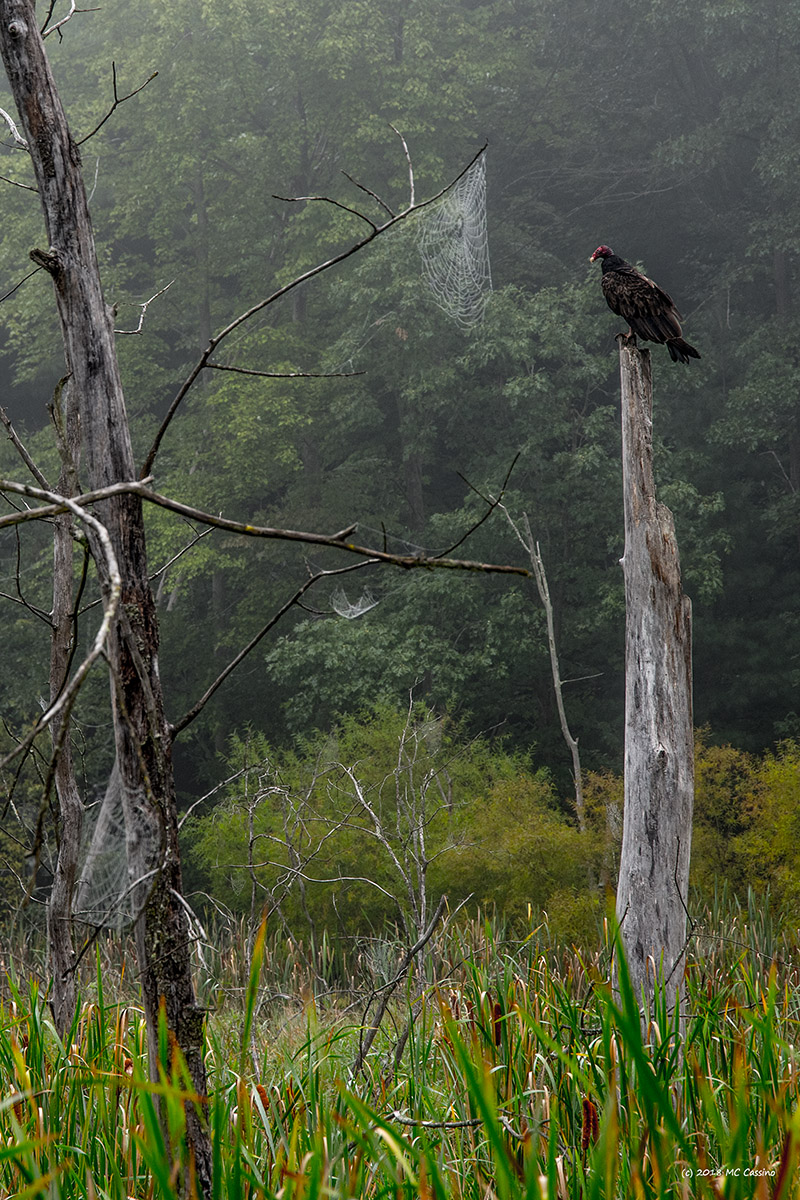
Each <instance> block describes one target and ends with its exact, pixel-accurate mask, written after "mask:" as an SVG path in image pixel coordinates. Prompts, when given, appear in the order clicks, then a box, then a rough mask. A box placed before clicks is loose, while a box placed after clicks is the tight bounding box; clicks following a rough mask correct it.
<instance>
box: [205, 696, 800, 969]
mask: <svg viewBox="0 0 800 1200" xmlns="http://www.w3.org/2000/svg"><path fill="white" fill-rule="evenodd" d="M695 757H696V800H695V821H694V836H693V844H692V875H691V883H692V899H691V907H690V915H691V916H692V918H694V915H695V913H696V912H698V911H700V910H702V909H703V907H704V906H706V905H710V904H712V903H713V899H714V895H715V893H716V890H717V888H718V886H719V882H720V880H721V879H724V880H725V881H726V883H727V886H728V887H729V888H730V891H731V894H733V895H738V896H739V897H745V896H747V894H748V891H751V892H752V894H753V895H756V896H758V898H759V902H760V903H762V904H763V906H764V908H765V911H768V912H771V913H772V914H773V915H775V916H776V917H779V918H780V919H781V920H782V921H787V922H789V923H796V924H800V885H799V884H798V881H799V880H800V836H798V821H800V817H799V816H798V814H800V748H798V745H797V743H794V742H785V743H783V744H782V745H781V746H780V747H779V749H778V750H777V752H774V753H769V754H767V755H765V756H763V757H759V756H755V755H751V754H748V753H746V752H744V751H741V750H737V749H735V748H734V747H732V746H712V745H708V744H707V743H706V742H705V741H704V740H703V738H702V737H701V738H700V739H699V740H698V742H697V746H696V755H695ZM226 773H227V776H228V778H229V782H228V784H227V786H226V787H225V789H224V791H223V793H222V796H221V798H220V799H219V800H218V802H217V803H216V804H215V806H214V807H213V809H212V810H211V811H210V812H209V813H208V814H207V815H205V816H200V817H193V818H192V820H191V822H190V823H189V824H188V825H187V827H186V830H185V845H186V850H187V853H186V867H187V880H188V881H189V884H190V887H191V888H192V890H194V891H195V892H196V894H197V903H198V904H199V905H200V906H201V907H202V906H203V904H204V903H207V898H208V897H209V896H213V897H214V904H215V905H220V904H222V905H224V906H225V907H226V908H227V910H228V911H229V912H232V913H241V914H246V915H247V917H248V919H249V921H250V924H251V926H255V924H256V923H257V921H258V919H259V917H260V914H261V912H262V911H264V910H265V908H266V911H269V912H270V913H271V914H272V915H271V928H275V929H276V930H282V931H283V932H284V934H286V933H290V934H291V935H292V936H293V937H294V938H295V940H296V941H306V942H309V943H310V944H311V945H312V946H318V945H319V943H320V941H321V938H322V936H323V931H325V930H327V931H328V932H329V933H330V934H333V933H335V932H338V934H341V935H342V936H347V937H350V936H353V935H355V934H360V935H366V934H367V933H369V932H370V931H371V930H372V931H375V930H380V929H384V928H387V927H391V926H395V927H397V928H398V929H399V930H400V931H401V932H402V935H403V936H404V937H405V939H406V941H407V942H408V943H409V944H411V943H413V942H414V941H415V940H416V937H417V935H418V934H419V933H421V932H422V931H423V929H424V928H425V925H426V923H427V919H428V918H429V917H430V914H431V912H432V911H433V909H434V907H435V905H436V903H437V902H438V900H439V897H440V896H441V895H446V896H447V898H448V901H449V903H450V906H451V907H453V908H454V907H455V906H456V905H458V904H460V903H461V902H467V903H468V905H469V908H468V911H474V908H475V906H476V905H477V906H478V907H481V908H490V907H491V906H492V905H494V906H496V907H497V909H498V910H499V911H500V912H502V913H503V914H504V916H505V918H506V919H507V920H508V921H509V922H511V923H512V924H514V923H516V924H517V925H520V926H523V925H525V924H526V922H527V921H528V920H529V919H530V914H531V912H534V913H536V912H540V911H544V912H546V913H547V918H548V925H549V928H550V929H551V931H552V932H553V934H554V935H556V936H558V937H561V938H565V939H567V940H570V941H574V942H575V943H576V944H578V945H587V944H591V942H592V941H593V940H594V939H595V937H596V936H597V931H598V927H599V925H600V921H601V917H602V895H603V892H604V891H606V890H607V889H609V888H611V889H613V887H614V885H615V883H616V879H617V874H618V865H619V850H620V840H621V834H622V803H623V785H622V779H621V778H620V777H619V776H617V775H615V774H613V773H611V772H602V773H598V772H588V773H587V776H586V779H585V781H584V802H585V809H586V825H587V829H586V832H585V834H581V833H580V832H579V830H578V828H577V826H576V820H575V812H574V799H573V801H572V803H565V802H564V800H563V799H562V798H560V796H559V791H558V788H557V787H556V786H555V783H554V780H553V778H552V776H551V775H550V774H549V773H548V772H546V771H544V770H542V769H541V768H538V769H537V768H536V767H535V766H534V765H533V764H532V762H531V761H530V758H529V757H526V756H524V755H522V754H520V753H519V752H510V751H508V750H506V749H503V747H502V746H498V744H497V742H496V741H490V740H487V739H481V738H477V739H469V738H466V737H465V735H464V730H463V728H461V729H459V728H458V727H456V726H454V725H453V724H452V723H451V722H448V721H445V720H443V719H441V718H436V717H435V716H434V714H433V713H432V712H431V711H430V710H427V709H425V708H424V707H423V706H421V705H417V706H416V707H415V708H413V709H412V710H411V711H410V712H408V713H405V714H402V713H396V712H393V711H392V710H389V709H380V710H378V711H376V712H373V713H371V714H360V715H359V716H358V717H351V718H348V719H346V720H344V721H343V722H341V723H340V724H338V725H336V726H334V728H333V729H332V730H331V731H330V732H328V733H325V734H319V735H317V736H315V737H313V738H309V739H307V740H305V741H304V742H302V743H301V744H300V745H299V746H297V747H296V748H295V749H294V750H292V751H280V750H277V749H274V748H272V747H270V746H269V744H268V743H266V742H265V741H264V739H263V737H262V736H261V735H258V734H255V733H253V732H250V733H248V734H247V736H245V737H244V738H242V739H236V740H235V742H234V743H233V745H232V747H231V754H230V756H229V758H228V760H227V772H226ZM343 897H344V898H345V900H344V901H343ZM204 898H205V899H204ZM337 900H338V904H337Z"/></svg>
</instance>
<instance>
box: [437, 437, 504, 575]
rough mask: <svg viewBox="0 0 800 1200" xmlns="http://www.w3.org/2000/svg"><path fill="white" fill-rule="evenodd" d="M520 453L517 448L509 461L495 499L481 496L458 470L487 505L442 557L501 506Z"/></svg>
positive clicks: (461, 477) (460, 475)
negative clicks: (509, 463)
mask: <svg viewBox="0 0 800 1200" xmlns="http://www.w3.org/2000/svg"><path fill="white" fill-rule="evenodd" d="M521 453H522V451H521V450H518V451H517V453H516V454H515V455H514V458H513V459H512V462H511V466H510V467H509V468H508V470H507V471H506V477H505V479H504V480H503V486H502V487H501V488H500V494H499V496H498V497H497V499H496V500H495V499H493V498H492V497H491V496H483V495H481V493H480V492H479V491H478V489H477V488H476V487H473V485H472V484H471V483H470V482H469V480H468V479H465V478H464V476H463V475H462V474H461V472H460V471H459V472H458V474H459V478H460V479H463V480H464V483H466V485H467V487H469V488H472V491H473V492H475V495H476V496H480V498H481V500H483V501H484V503H485V504H486V505H487V506H488V507H487V509H486V512H485V513H484V514H483V516H482V517H481V518H480V520H479V521H476V522H475V524H474V525H473V526H472V527H471V528H470V529H468V530H467V532H466V533H465V534H464V535H463V537H460V538H459V539H458V541H457V542H453V545H452V546H449V547H448V548H447V550H443V551H442V557H444V556H445V555H450V554H452V553H453V551H454V550H455V549H456V548H457V547H458V546H460V545H462V543H463V542H465V541H466V540H467V538H468V537H471V536H472V534H473V533H474V532H475V530H476V529H479V528H480V526H481V525H482V524H483V523H484V521H487V520H488V519H489V517H490V516H491V515H492V513H493V512H494V510H495V509H496V508H497V507H498V506H500V507H502V505H501V504H500V502H501V500H502V499H503V496H504V495H505V491H506V488H507V487H508V481H509V479H510V478H511V472H512V471H513V470H514V467H515V466H516V465H517V460H518V459H519V456H520V454H521Z"/></svg>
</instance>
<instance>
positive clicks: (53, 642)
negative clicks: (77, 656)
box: [47, 385, 83, 1038]
mask: <svg viewBox="0 0 800 1200" xmlns="http://www.w3.org/2000/svg"><path fill="white" fill-rule="evenodd" d="M51 411H52V416H53V424H54V426H55V430H56V436H57V438H58V442H59V451H60V454H61V474H60V477H59V483H58V487H59V491H60V493H61V495H62V496H74V495H75V494H76V491H77V488H76V483H77V478H76V473H77V467H78V456H79V453H80V449H79V447H80V426H79V421H78V412H77V406H76V404H75V403H74V400H73V396H72V393H71V390H70V388H69V386H68V385H67V386H65V387H62V386H61V385H59V387H58V388H56V395H55V399H54V402H53V407H52V410H51ZM72 524H73V519H72V515H71V514H70V513H62V514H61V515H60V516H58V517H55V518H54V520H53V611H52V614H51V620H52V634H51V639H50V700H51V702H54V701H55V700H56V699H57V698H58V696H59V695H60V694H61V690H62V688H63V687H64V686H65V684H66V682H67V676H68V674H69V663H70V657H71V653H72V648H73V639H74V634H75V626H74V620H73V612H72V608H73V590H74V589H73V578H72V575H73V572H72V547H73V539H72ZM65 722H66V728H65V727H64V724H65ZM51 735H52V742H53V750H54V754H55V769H54V772H53V781H54V783H55V788H56V795H57V796H58V857H57V859H56V870H55V875H54V878H53V886H52V889H51V892H50V900H49V903H48V906H47V951H48V953H47V958H48V964H49V967H50V970H51V972H52V976H53V994H52V1009H53V1018H54V1020H55V1026H56V1029H57V1030H58V1033H59V1035H60V1036H61V1037H62V1038H63V1037H64V1036H65V1035H66V1033H67V1031H68V1030H69V1027H70V1025H71V1024H72V1019H73V1017H74V1015H75V1002H76V990H75V947H74V942H73V930H72V899H73V893H74V890H75V880H76V876H77V871H78V858H79V854H80V848H81V831H82V829H83V799H82V797H81V794H80V790H79V788H78V784H77V781H76V779H75V769H74V764H73V756H72V743H71V739H70V735H69V716H62V717H58V718H56V720H55V721H54V722H53V725H52V728H51Z"/></svg>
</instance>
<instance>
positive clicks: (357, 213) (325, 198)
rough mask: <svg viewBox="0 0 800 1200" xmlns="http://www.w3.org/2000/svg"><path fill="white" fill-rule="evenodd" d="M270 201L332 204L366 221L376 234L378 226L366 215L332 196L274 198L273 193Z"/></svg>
mask: <svg viewBox="0 0 800 1200" xmlns="http://www.w3.org/2000/svg"><path fill="white" fill-rule="evenodd" d="M272 199H273V200H282V201H283V202H284V204H306V203H308V204H311V203H312V202H313V201H315V200H317V201H321V202H322V203H323V204H332V205H333V206H334V208H341V209H343V210H344V212H349V213H351V214H352V216H354V217H359V218H360V220H362V221H366V223H367V225H369V227H370V228H371V229H373V230H374V231H375V233H377V232H378V226H377V225H376V224H375V222H374V221H373V220H372V218H371V217H368V216H366V214H365V213H362V212H361V211H360V209H357V208H351V207H350V205H349V204H342V203H341V202H340V201H339V200H334V199H333V197H332V196H276V195H275V193H274V192H273V194H272Z"/></svg>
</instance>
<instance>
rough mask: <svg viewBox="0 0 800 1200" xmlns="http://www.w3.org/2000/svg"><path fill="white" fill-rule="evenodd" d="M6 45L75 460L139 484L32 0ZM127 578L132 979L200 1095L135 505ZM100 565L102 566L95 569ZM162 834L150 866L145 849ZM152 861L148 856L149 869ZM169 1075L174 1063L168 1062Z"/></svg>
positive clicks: (113, 530) (153, 1033) (122, 658)
mask: <svg viewBox="0 0 800 1200" xmlns="http://www.w3.org/2000/svg"><path fill="white" fill-rule="evenodd" d="M0 48H1V49H2V55H3V62H4V65H5V69H6V73H7V75H8V79H9V83H10V85H11V90H12V92H13V95H14V99H15V102H16V105H17V109H18V111H19V116H20V122H21V126H22V130H23V132H24V136H25V138H26V139H27V142H28V149H29V152H30V155H31V159H32V163H33V167H34V171H35V175H36V182H37V185H38V189H39V199H40V202H41V205H42V210H43V214H44V219H45V226H46V230H47V238H48V248H47V250H45V251H43V250H34V251H33V252H32V254H31V257H32V258H33V260H34V261H35V262H36V263H38V264H40V265H41V266H43V267H44V268H45V269H46V270H47V271H48V272H49V274H50V276H51V278H52V281H53V285H54V289H55V296H56V303H57V306H58V312H59V317H60V321H61V329H62V335H63V340H64V351H65V358H66V362H67V372H68V375H69V387H70V389H72V390H73V392H74V396H75V399H76V403H77V405H78V409H79V414H80V423H81V439H82V465H81V473H82V475H85V476H86V479H87V482H88V484H89V486H90V487H91V488H93V489H94V488H102V487H105V486H107V485H109V484H113V483H118V482H120V481H128V480H133V479H135V478H136V470H135V464H134V460H133V451H132V448H131V441H130V433H129V429H128V421H127V416H126V411H125V402H124V397H123V392H122V385H121V382H120V377H119V369H118V365H117V357H116V350H115V346H114V334H113V325H112V319H111V312H110V310H109V308H108V307H107V305H106V303H105V301H104V298H103V294H102V288H101V283H100V274H99V270H98V265H97V257H96V253H95V245H94V236H93V233H92V226H91V221H90V218H89V210H88V205H87V201H86V194H85V190H84V186H83V177H82V173H81V164H80V154H79V151H78V147H77V146H76V144H75V142H74V140H73V138H72V135H71V133H70V130H69V127H68V124H67V121H66V118H65V115H64V111H63V108H62V106H61V102H60V99H59V96H58V92H57V90H56V87H55V83H54V80H53V76H52V74H51V71H50V67H49V64H48V61H47V58H46V55H45V53H44V46H43V43H42V39H41V37H40V35H39V31H38V27H37V23H36V16H35V12H34V8H33V5H32V3H31V2H30V0H0ZM98 516H99V517H100V518H101V520H102V521H103V522H104V524H105V525H106V527H107V529H108V531H109V534H110V537H111V539H112V542H113V545H114V549H115V552H116V555H117V558H118V561H119V564H120V570H121V573H122V580H123V582H122V596H121V603H120V606H119V610H118V614H119V615H118V618H117V621H116V624H115V627H114V630H113V633H112V637H111V639H110V643H109V659H110V665H111V673H112V695H113V703H114V724H115V739H116V750H117V760H118V764H119V770H120V776H121V783H122V786H123V790H124V805H125V819H126V828H127V846H128V853H129V870H130V873H131V876H132V878H133V879H137V878H138V879H141V878H142V876H145V875H148V873H149V878H148V879H147V882H146V883H145V884H143V885H142V887H141V889H140V891H139V895H140V897H141V904H142V911H141V915H140V917H139V919H138V920H137V922H136V945H137V953H138V958H139V971H140V978H141V983H142V992H143V999H144V1006H145V1013H146V1016H147V1023H148V1031H149V1037H150V1060H151V1070H152V1071H154V1072H155V1071H156V1070H157V1066H158V1063H157V1054H158V1021H159V1011H160V1010H163V1012H164V1015H165V1017H166V1021H167V1024H168V1026H169V1028H170V1030H171V1033H172V1035H173V1038H174V1041H175V1043H177V1045H178V1046H179V1047H180V1049H181V1050H182V1052H183V1054H184V1056H185V1058H186V1061H187V1064H188V1067H189V1070H190V1072H191V1076H192V1080H193V1083H194V1087H195V1090H196V1091H197V1092H198V1093H199V1094H200V1095H202V1096H204V1095H205V1092H206V1075H205V1064H204V1058H203V1013H202V1011H201V1010H200V1009H199V1008H198V1006H197V1004H196V1000H195V994H194V987H193V982H192V975H191V960H190V945H189V937H188V928H187V920H186V913H185V910H184V908H183V905H182V903H181V871H180V859H179V854H178V834H177V813H176V806H175V790H174V780H173V773H172V759H171V736H170V729H169V726H168V723H167V720H166V717H165V715H164V706H163V697H162V689H161V682H160V679H159V674H158V622H157V617H156V610H155V605H154V602H153V596H152V593H151V590H150V584H149V581H148V574H147V560H146V555H145V537H144V523H143V519H142V508H141V500H140V498H139V497H136V496H131V495H123V496H118V497H114V498H112V499H109V500H106V501H105V502H104V503H103V504H102V506H100V505H99V506H98ZM100 561H102V560H100ZM154 829H156V830H157V833H158V839H157V840H158V843H159V844H160V848H161V850H160V856H159V861H158V870H157V871H156V872H155V874H153V873H152V867H153V863H152V861H150V860H149V859H147V854H146V853H145V851H146V850H147V848H148V846H151V845H152V839H151V837H150V836H145V837H142V836H141V831H142V830H145V831H148V833H149V834H151V833H152V831H153V830H154ZM146 859H147V861H145V860H146ZM166 1066H167V1069H169V1064H166ZM187 1140H188V1143H189V1147H190V1150H191V1152H192V1154H193V1156H194V1159H195V1169H196V1175H197V1182H198V1184H199V1186H200V1187H201V1188H202V1190H203V1191H204V1192H205V1193H206V1195H210V1184H211V1148H210V1142H209V1139H208V1135H207V1130H206V1125H205V1114H204V1109H203V1106H202V1104H198V1105H189V1106H188V1107H187Z"/></svg>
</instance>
